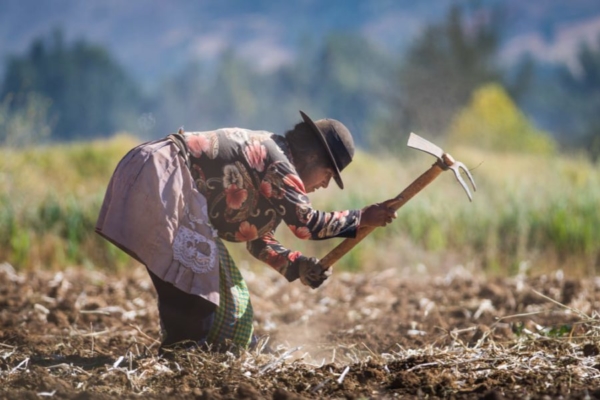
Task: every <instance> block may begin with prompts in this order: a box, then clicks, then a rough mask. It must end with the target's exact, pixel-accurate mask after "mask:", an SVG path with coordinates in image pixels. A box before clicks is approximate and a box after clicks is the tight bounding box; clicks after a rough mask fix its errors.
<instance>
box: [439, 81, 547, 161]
mask: <svg viewBox="0 0 600 400" xmlns="http://www.w3.org/2000/svg"><path fill="white" fill-rule="evenodd" d="M448 140H449V141H450V142H452V143H455V144H456V143H460V144H467V145H469V146H476V147H480V148H484V149H487V150H494V151H518V152H528V153H536V154H550V153H552V152H554V151H555V149H556V145H555V143H554V140H553V139H552V138H551V136H550V135H549V134H548V133H547V132H543V131H540V130H538V129H537V128H535V127H534V126H533V124H532V123H531V122H530V121H529V120H528V119H527V118H526V117H525V115H524V114H523V113H522V112H521V111H520V110H519V109H518V108H517V106H516V105H515V103H514V102H513V101H512V100H511V98H510V97H509V96H508V94H507V93H506V91H505V90H504V88H503V87H502V86H500V85H498V84H487V85H485V86H483V87H481V88H479V89H477V90H476V91H475V92H474V93H473V96H472V99H471V102H470V104H469V105H468V106H467V107H466V108H464V109H463V110H462V111H461V112H460V113H458V115H457V116H456V118H454V120H453V122H452V124H451V126H450V129H449V133H448Z"/></svg>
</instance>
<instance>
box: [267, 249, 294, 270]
mask: <svg viewBox="0 0 600 400" xmlns="http://www.w3.org/2000/svg"><path fill="white" fill-rule="evenodd" d="M261 256H262V257H261V259H262V261H264V262H266V263H267V264H268V265H270V266H271V267H273V268H275V269H276V270H279V269H280V268H281V267H283V266H284V265H286V264H287V262H288V261H287V260H286V258H285V257H284V256H282V255H281V254H279V253H277V252H276V251H275V250H273V249H265V251H264V252H263V254H262V255H261Z"/></svg>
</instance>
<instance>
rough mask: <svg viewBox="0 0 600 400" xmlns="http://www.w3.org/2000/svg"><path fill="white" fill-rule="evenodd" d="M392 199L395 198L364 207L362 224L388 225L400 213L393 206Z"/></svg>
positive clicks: (370, 225) (372, 225) (371, 225)
mask: <svg viewBox="0 0 600 400" xmlns="http://www.w3.org/2000/svg"><path fill="white" fill-rule="evenodd" d="M392 201H394V200H387V201H384V202H383V203H375V204H371V205H370V206H366V207H365V208H363V209H362V213H361V217H360V226H369V227H378V226H386V225H387V224H389V223H390V222H392V221H393V220H394V219H396V217H397V216H398V214H397V213H396V211H395V210H394V209H393V208H392V207H391V204H392Z"/></svg>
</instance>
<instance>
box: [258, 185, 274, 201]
mask: <svg viewBox="0 0 600 400" xmlns="http://www.w3.org/2000/svg"><path fill="white" fill-rule="evenodd" d="M260 194H262V195H263V196H265V197H266V198H267V199H268V198H269V197H271V195H272V194H273V186H271V184H270V183H269V182H264V181H263V182H261V184H260Z"/></svg>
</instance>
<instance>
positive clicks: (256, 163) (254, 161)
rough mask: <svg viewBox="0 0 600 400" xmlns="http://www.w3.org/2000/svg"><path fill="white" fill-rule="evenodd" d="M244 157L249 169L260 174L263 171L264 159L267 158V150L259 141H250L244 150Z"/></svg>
mask: <svg viewBox="0 0 600 400" xmlns="http://www.w3.org/2000/svg"><path fill="white" fill-rule="evenodd" d="M244 155H245V156H246V160H247V161H248V164H249V165H250V168H253V169H255V170H257V171H258V172H262V171H264V169H265V158H266V157H267V148H266V147H265V146H263V145H262V144H261V143H260V142H259V141H256V140H254V141H252V142H250V143H249V144H248V146H246V148H245V149H244Z"/></svg>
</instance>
